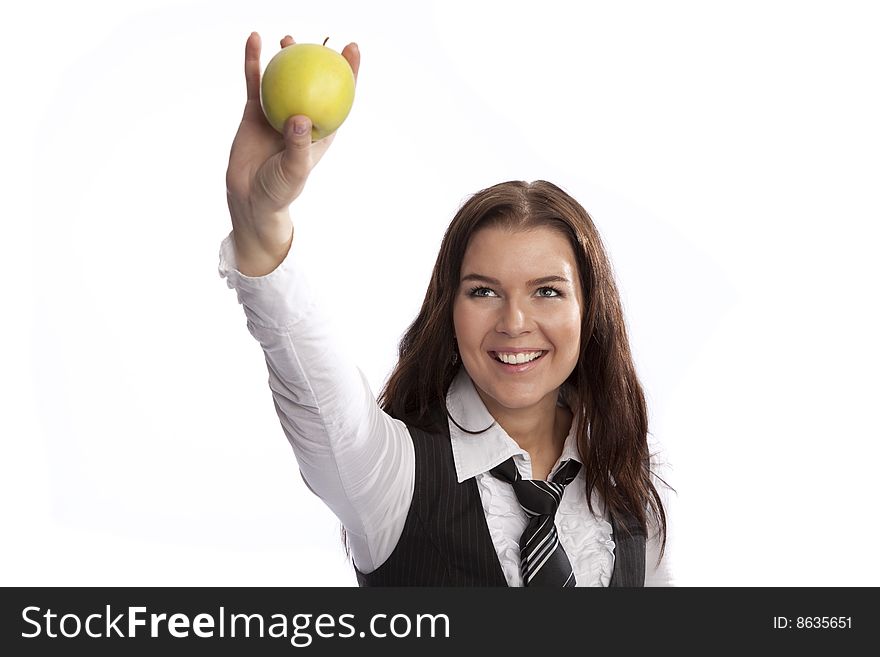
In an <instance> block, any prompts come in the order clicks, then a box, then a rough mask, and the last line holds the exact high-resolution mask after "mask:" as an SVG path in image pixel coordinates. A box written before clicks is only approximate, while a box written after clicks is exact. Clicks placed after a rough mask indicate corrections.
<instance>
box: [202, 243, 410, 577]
mask: <svg viewBox="0 0 880 657" xmlns="http://www.w3.org/2000/svg"><path fill="white" fill-rule="evenodd" d="M294 250H295V249H294V248H291V249H290V252H289V253H288V254H287V256H286V257H285V259H284V261H283V262H282V263H281V264H280V265H279V266H278V267H277V268H276V269H275V270H274V271H272V272H271V273H269V274H267V275H265V276H260V277H250V276H245V275H244V274H242V273H241V272H240V271H238V270H237V269H236V260H235V248H234V243H233V239H232V233H230V234H229V235H228V236H227V237H226V238H225V239H224V240H223V242H222V243H221V245H220V265H219V268H218V272H219V274H220V276H221V277H224V278H226V279H227V280H226V283H227V285H228V286H229V287H230V288H231V289H235V290H236V292H237V294H238V302H239V303H240V304H241V305H242V306H243V307H244V312H245V316H246V318H247V327H248V330H249V331H250V333H251V335H253V337H254V338H255V339H256V340H257V341H258V342H259V343H260V346H261V347H262V348H263V352H264V354H265V358H266V365H267V367H268V370H269V388H270V390H271V391H272V397H273V399H274V402H275V409H276V411H277V413H278V418H279V420H280V421H281V427H282V429H283V430H284V433H285V435H286V436H287V439H288V441H289V442H290V445H291V447H292V448H293V452H294V455H295V456H296V460H297V462H298V464H299V469H300V472H301V474H302V478H303V480H304V481H305V482H306V485H307V486H308V487H309V489H310V490H311V491H312V492H313V493H314V494H315V495H317V496H318V497H320V498H321V499H322V500H323V501H324V502H325V503H326V504H327V506H329V507H330V509H331V510H332V511H333V512H334V513H335V514H336V516H337V517H338V518H339V519H340V520H341V521H342V524H343V525H344V526H345V529H346V534H347V536H348V541H349V545H350V548H351V553H352V557H353V558H354V562H355V565H356V566H357V567H358V569H359V570H361V572H364V573H369V572H372V571H373V570H375V569H376V568H378V567H379V566H380V565H382V563H384V562H385V560H386V559H387V558H388V557H389V556H390V555H391V552H392V551H393V550H394V547H395V546H396V544H397V541H398V540H399V538H400V535H401V534H402V532H403V525H404V523H405V521H406V516H407V513H408V511H409V507H410V502H411V501H412V496H413V485H414V481H415V454H414V450H413V444H412V440H411V438H410V436H409V432H408V430H407V428H406V425H405V424H404V423H403V422H400V421H399V420H395V419H393V418H391V417H390V416H389V415H387V414H386V413H384V412H383V411H382V410H381V409H380V408H379V406H378V403H377V402H376V399H375V397H374V395H373V393H372V390H371V389H370V384H369V382H368V381H367V379H366V377H365V376H364V374H363V373H362V372H361V371H360V370H359V369H358V368H357V367H356V366H355V365H354V363H353V361H352V360H351V359H350V358H348V357H347V356H346V354H344V353H342V349H341V342H340V341H339V340H338V339H334V336H333V328H334V327H332V326H331V325H330V322H329V321H328V320H327V318H326V317H325V316H324V315H323V314H322V312H321V308H320V307H319V304H318V303H317V300H316V295H315V293H314V291H313V289H312V287H311V286H310V284H309V282H308V279H307V277H306V275H305V273H304V271H303V270H302V269H301V267H300V265H299V263H298V261H297V258H296V256H295V253H294ZM340 549H341V546H340Z"/></svg>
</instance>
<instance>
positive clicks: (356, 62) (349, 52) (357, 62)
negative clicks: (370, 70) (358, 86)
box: [342, 42, 361, 82]
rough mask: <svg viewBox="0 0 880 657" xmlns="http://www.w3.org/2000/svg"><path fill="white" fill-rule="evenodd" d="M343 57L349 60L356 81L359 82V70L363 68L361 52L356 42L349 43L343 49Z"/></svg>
mask: <svg viewBox="0 0 880 657" xmlns="http://www.w3.org/2000/svg"><path fill="white" fill-rule="evenodd" d="M342 56H343V57H345V58H346V59H347V60H348V63H349V64H350V65H351V70H352V72H353V73H354V81H355V82H357V77H358V69H359V68H360V67H361V51H360V49H358V45H357V44H356V43H354V42H352V43H349V44H348V45H347V46H345V48H343V49H342Z"/></svg>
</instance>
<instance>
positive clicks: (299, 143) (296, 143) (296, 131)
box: [284, 114, 312, 151]
mask: <svg viewBox="0 0 880 657" xmlns="http://www.w3.org/2000/svg"><path fill="white" fill-rule="evenodd" d="M311 145H312V122H311V120H310V119H309V117H307V116H305V115H304V114H297V115H295V116H291V117H290V118H289V119H287V121H286V122H285V123H284V146H285V148H286V149H288V150H295V151H297V150H304V149H308V147H309V146H311Z"/></svg>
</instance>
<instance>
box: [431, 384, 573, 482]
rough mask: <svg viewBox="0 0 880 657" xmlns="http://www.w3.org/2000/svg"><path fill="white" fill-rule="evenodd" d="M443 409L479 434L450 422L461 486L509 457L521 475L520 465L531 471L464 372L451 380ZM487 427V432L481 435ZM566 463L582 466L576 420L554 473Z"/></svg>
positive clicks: (525, 454)
mask: <svg viewBox="0 0 880 657" xmlns="http://www.w3.org/2000/svg"><path fill="white" fill-rule="evenodd" d="M564 398H565V395H564V391H563V394H560V402H559V403H564V402H563V399H564ZM446 407H447V408H448V409H449V414H450V415H451V416H452V417H453V418H455V422H457V423H458V424H460V425H461V426H462V427H464V428H465V429H467V430H468V431H480V432H481V433H477V434H470V433H467V432H466V431H462V430H461V429H459V428H458V427H457V426H456V425H455V422H453V421H452V420H449V439H450V441H451V442H452V456H453V460H454V461H455V473H456V476H457V478H458V483H461V482H463V481H465V480H467V479H470V478H471V477H474V476H476V475H478V474H480V473H483V472H488V471H489V470H491V469H492V468H494V467H495V466H496V465H498V464H499V463H502V462H504V461H506V460H507V459H508V458H510V457H511V456H513V457H515V458H514V462H515V463H517V466H518V467H519V468H520V472H521V473H522V472H523V467H522V466H523V465H524V464H526V463H527V464H528V468H526V470H527V471H529V472H530V471H531V458H530V457H529V453H528V452H527V451H525V450H524V449H522V448H521V447H520V446H519V445H518V444H517V442H516V441H515V440H514V439H513V438H511V437H510V436H509V435H507V432H506V431H504V429H502V428H501V425H499V424H498V423H497V422H495V418H493V417H492V415H491V414H490V413H489V410H488V409H487V408H486V405H485V404H484V403H483V400H482V399H481V398H480V395H479V394H478V393H477V390H476V388H475V387H474V383H473V381H472V380H471V378H470V376H468V374H467V372H466V371H465V369H464V368H463V367H462V368H459V371H458V374H456V375H455V378H454V379H453V380H452V385H450V386H449V391H448V392H447V393H446ZM486 427H490V428H489V429H488V430H487V431H482V430H483V429H486ZM567 459H574V460H575V461H578V462H579V463H580V462H581V458H580V455H579V454H578V449H577V418H575V421H573V422H572V423H571V429H570V430H569V432H568V435H567V436H566V438H565V445H564V446H563V448H562V456H560V458H559V461H557V462H556V465H554V466H553V471H555V470H556V468H557V467H559V464H560V463H562V462H563V461H565V460H567Z"/></svg>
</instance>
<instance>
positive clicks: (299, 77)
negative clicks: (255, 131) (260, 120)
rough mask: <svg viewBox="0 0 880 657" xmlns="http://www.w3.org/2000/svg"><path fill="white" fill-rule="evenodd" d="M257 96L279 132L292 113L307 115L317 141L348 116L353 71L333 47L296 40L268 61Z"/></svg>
mask: <svg viewBox="0 0 880 657" xmlns="http://www.w3.org/2000/svg"><path fill="white" fill-rule="evenodd" d="M324 43H326V41H324ZM260 100H261V102H262V105H263V113H264V114H265V115H266V119H268V121H269V123H270V124H271V125H272V127H273V128H275V129H276V130H277V131H278V132H282V133H283V132H284V123H285V121H287V119H288V118H290V117H291V116H295V115H297V114H304V115H305V116H308V117H309V119H311V121H312V141H316V140H318V139H322V138H324V137H326V136H327V135H329V134H330V133H332V132H333V131H335V130H336V129H337V128H338V127H339V126H341V125H342V122H343V121H345V119H346V117H347V116H348V113H349V111H350V110H351V106H352V104H353V103H354V73H353V72H352V70H351V65H350V64H349V63H348V60H347V59H345V57H343V56H342V55H340V54H339V53H338V52H336V51H335V50H333V49H331V48H328V47H326V46H324V45H321V44H319V43H295V44H293V45H290V46H287V47H286V48H282V49H281V50H279V51H278V53H277V54H276V55H275V56H274V57H273V58H272V59H271V60H270V61H269V64H268V65H267V66H266V70H265V71H264V72H263V78H262V80H261V82H260Z"/></svg>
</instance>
